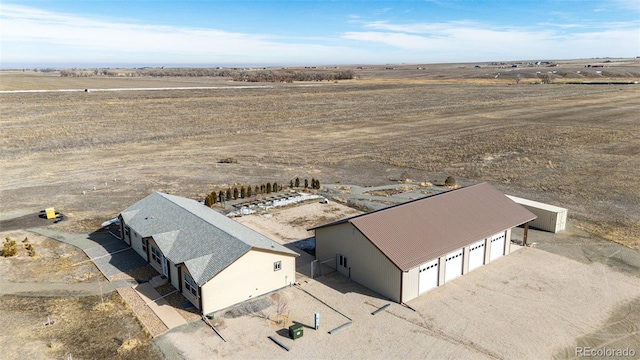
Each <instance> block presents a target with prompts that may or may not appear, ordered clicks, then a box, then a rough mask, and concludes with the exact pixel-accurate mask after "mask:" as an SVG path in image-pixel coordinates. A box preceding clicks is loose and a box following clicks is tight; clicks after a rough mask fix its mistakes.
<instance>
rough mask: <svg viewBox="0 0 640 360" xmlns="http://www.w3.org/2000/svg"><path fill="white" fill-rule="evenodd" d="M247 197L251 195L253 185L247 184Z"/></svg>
mask: <svg viewBox="0 0 640 360" xmlns="http://www.w3.org/2000/svg"><path fill="white" fill-rule="evenodd" d="M247 197H251V185H247Z"/></svg>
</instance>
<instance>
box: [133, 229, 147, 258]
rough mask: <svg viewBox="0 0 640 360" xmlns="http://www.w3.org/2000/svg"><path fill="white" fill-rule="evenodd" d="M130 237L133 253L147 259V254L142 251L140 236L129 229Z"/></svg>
mask: <svg viewBox="0 0 640 360" xmlns="http://www.w3.org/2000/svg"><path fill="white" fill-rule="evenodd" d="M130 236H131V247H132V248H133V250H135V252H137V253H138V254H139V255H140V256H142V258H143V259H145V260H148V259H147V252H146V251H144V250H143V249H142V236H140V235H139V234H138V233H136V232H135V230H133V229H130Z"/></svg>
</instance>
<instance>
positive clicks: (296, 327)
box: [289, 324, 302, 340]
mask: <svg viewBox="0 0 640 360" xmlns="http://www.w3.org/2000/svg"><path fill="white" fill-rule="evenodd" d="M289 337H290V338H292V339H293V340H295V339H297V338H299V337H302V324H293V325H291V326H289Z"/></svg>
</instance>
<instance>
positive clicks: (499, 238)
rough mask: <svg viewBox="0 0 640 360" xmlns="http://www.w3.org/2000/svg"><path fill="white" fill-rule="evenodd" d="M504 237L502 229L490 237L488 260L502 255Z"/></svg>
mask: <svg viewBox="0 0 640 360" xmlns="http://www.w3.org/2000/svg"><path fill="white" fill-rule="evenodd" d="M504 239H505V233H504V231H503V232H501V233H499V234H495V235H493V236H492V237H491V256H490V258H489V259H490V261H493V260H495V259H497V258H499V257H501V256H502V255H504Z"/></svg>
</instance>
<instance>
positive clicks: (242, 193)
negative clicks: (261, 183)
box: [240, 185, 247, 199]
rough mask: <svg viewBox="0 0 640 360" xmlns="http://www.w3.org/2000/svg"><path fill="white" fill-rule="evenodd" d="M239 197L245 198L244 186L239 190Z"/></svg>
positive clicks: (245, 190)
mask: <svg viewBox="0 0 640 360" xmlns="http://www.w3.org/2000/svg"><path fill="white" fill-rule="evenodd" d="M240 197H241V198H243V199H244V198H246V197H247V189H246V188H245V187H244V185H242V187H241V188H240Z"/></svg>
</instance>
